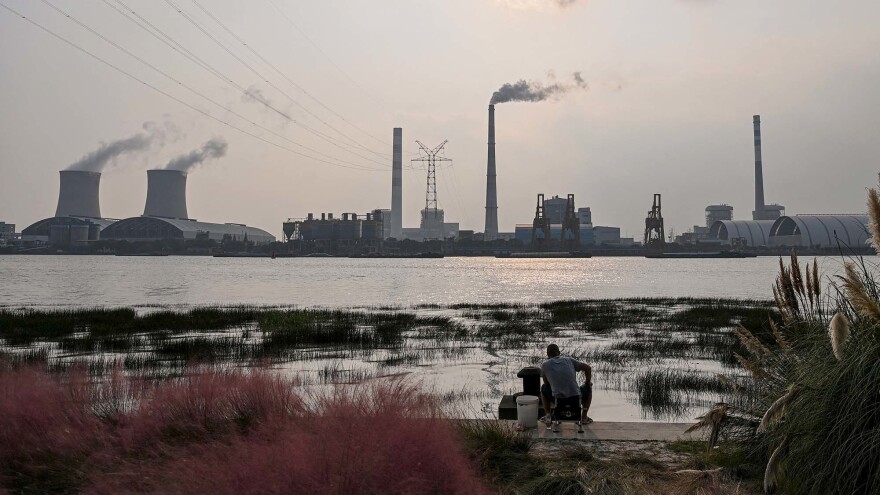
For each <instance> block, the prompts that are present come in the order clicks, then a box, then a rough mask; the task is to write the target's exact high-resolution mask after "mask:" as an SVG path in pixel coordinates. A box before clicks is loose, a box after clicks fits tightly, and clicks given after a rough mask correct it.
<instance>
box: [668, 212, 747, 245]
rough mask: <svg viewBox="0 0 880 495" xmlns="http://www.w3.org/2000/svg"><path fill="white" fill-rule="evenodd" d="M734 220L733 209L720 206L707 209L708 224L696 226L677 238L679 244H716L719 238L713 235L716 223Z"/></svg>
mask: <svg viewBox="0 0 880 495" xmlns="http://www.w3.org/2000/svg"><path fill="white" fill-rule="evenodd" d="M728 220H733V207H732V206H729V205H726V204H720V205H709V206H707V207H706V224H705V225H694V226H693V228H692V229H691V231H690V232H685V233H683V234H681V235H680V236H678V237H676V238H675V242H677V243H678V244H697V243H705V242H709V243H716V242H718V239H717V237H715V236H713V235H712V225H714V224H715V222H723V221H728Z"/></svg>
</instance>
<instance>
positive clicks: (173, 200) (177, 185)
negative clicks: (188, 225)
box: [144, 170, 189, 218]
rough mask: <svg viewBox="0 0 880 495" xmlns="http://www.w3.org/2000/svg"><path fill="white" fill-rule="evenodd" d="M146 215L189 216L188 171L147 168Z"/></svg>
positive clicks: (165, 216)
mask: <svg viewBox="0 0 880 495" xmlns="http://www.w3.org/2000/svg"><path fill="white" fill-rule="evenodd" d="M144 216H145V217H164V218H189V217H188V216H187V214H186V172H183V171H181V170H147V204H146V206H145V207H144Z"/></svg>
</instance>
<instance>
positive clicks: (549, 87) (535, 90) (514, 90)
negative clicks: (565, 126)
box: [489, 72, 587, 105]
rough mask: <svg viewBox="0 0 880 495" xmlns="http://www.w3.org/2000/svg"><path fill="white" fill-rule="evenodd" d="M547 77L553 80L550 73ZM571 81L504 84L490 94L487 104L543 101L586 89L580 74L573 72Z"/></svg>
mask: <svg viewBox="0 0 880 495" xmlns="http://www.w3.org/2000/svg"><path fill="white" fill-rule="evenodd" d="M549 76H550V78H551V79H553V78H555V76H554V75H553V73H552V72H550V74H549ZM572 80H573V82H572V83H570V84H565V83H559V82H552V83H549V84H545V83H538V82H534V81H526V80H525V79H520V80H519V81H517V82H515V83H513V84H511V83H505V84H504V85H503V86H501V87H500V88H498V91H495V92H494V93H492V99H491V100H490V101H489V103H491V104H492V105H495V104H498V103H507V102H510V101H527V102H536V101H544V100H546V99H548V98H553V97H557V96H562V95H564V94H565V93H568V92H569V91H571V90H574V89H583V90H586V89H587V83H586V81H584V78H583V77H581V73H580V72H575V73H574V74H573V75H572Z"/></svg>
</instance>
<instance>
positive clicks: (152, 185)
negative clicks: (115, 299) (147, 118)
mask: <svg viewBox="0 0 880 495" xmlns="http://www.w3.org/2000/svg"><path fill="white" fill-rule="evenodd" d="M60 176H61V188H60V192H59V194H58V207H57V209H56V210H55V216H54V217H50V218H46V219H43V220H40V221H38V222H36V223H34V224H32V225H30V226H28V227H26V228H25V229H24V230H22V231H21V242H22V243H30V244H38V245H39V244H47V245H70V246H84V245H87V244H88V243H90V242H95V241H99V240H116V241H129V242H146V241H160V240H213V241H224V240H234V241H247V242H251V243H254V244H263V243H270V242H275V236H273V235H272V234H270V233H268V232H266V231H264V230H261V229H257V228H254V227H248V226H246V225H243V224H235V223H222V224H221V223H208V222H199V221H197V220H195V219H191V218H189V215H188V213H187V208H186V179H187V173H186V172H183V171H180V170H148V171H147V199H146V204H145V207H144V214H143V216H139V217H132V218H126V219H124V220H116V219H111V218H105V217H103V216H102V215H101V207H100V199H99V192H100V184H101V173H100V172H92V171H86V170H62V171H61V172H60Z"/></svg>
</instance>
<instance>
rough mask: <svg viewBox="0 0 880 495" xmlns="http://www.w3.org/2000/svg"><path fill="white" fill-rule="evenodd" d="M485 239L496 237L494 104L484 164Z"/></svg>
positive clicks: (496, 200) (496, 194)
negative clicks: (487, 157)
mask: <svg viewBox="0 0 880 495" xmlns="http://www.w3.org/2000/svg"><path fill="white" fill-rule="evenodd" d="M484 233H485V236H486V237H485V238H486V240H487V241H488V240H492V239H495V238H497V237H498V190H497V189H496V187H495V105H489V159H488V161H487V164H486V228H485V229H484Z"/></svg>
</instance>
